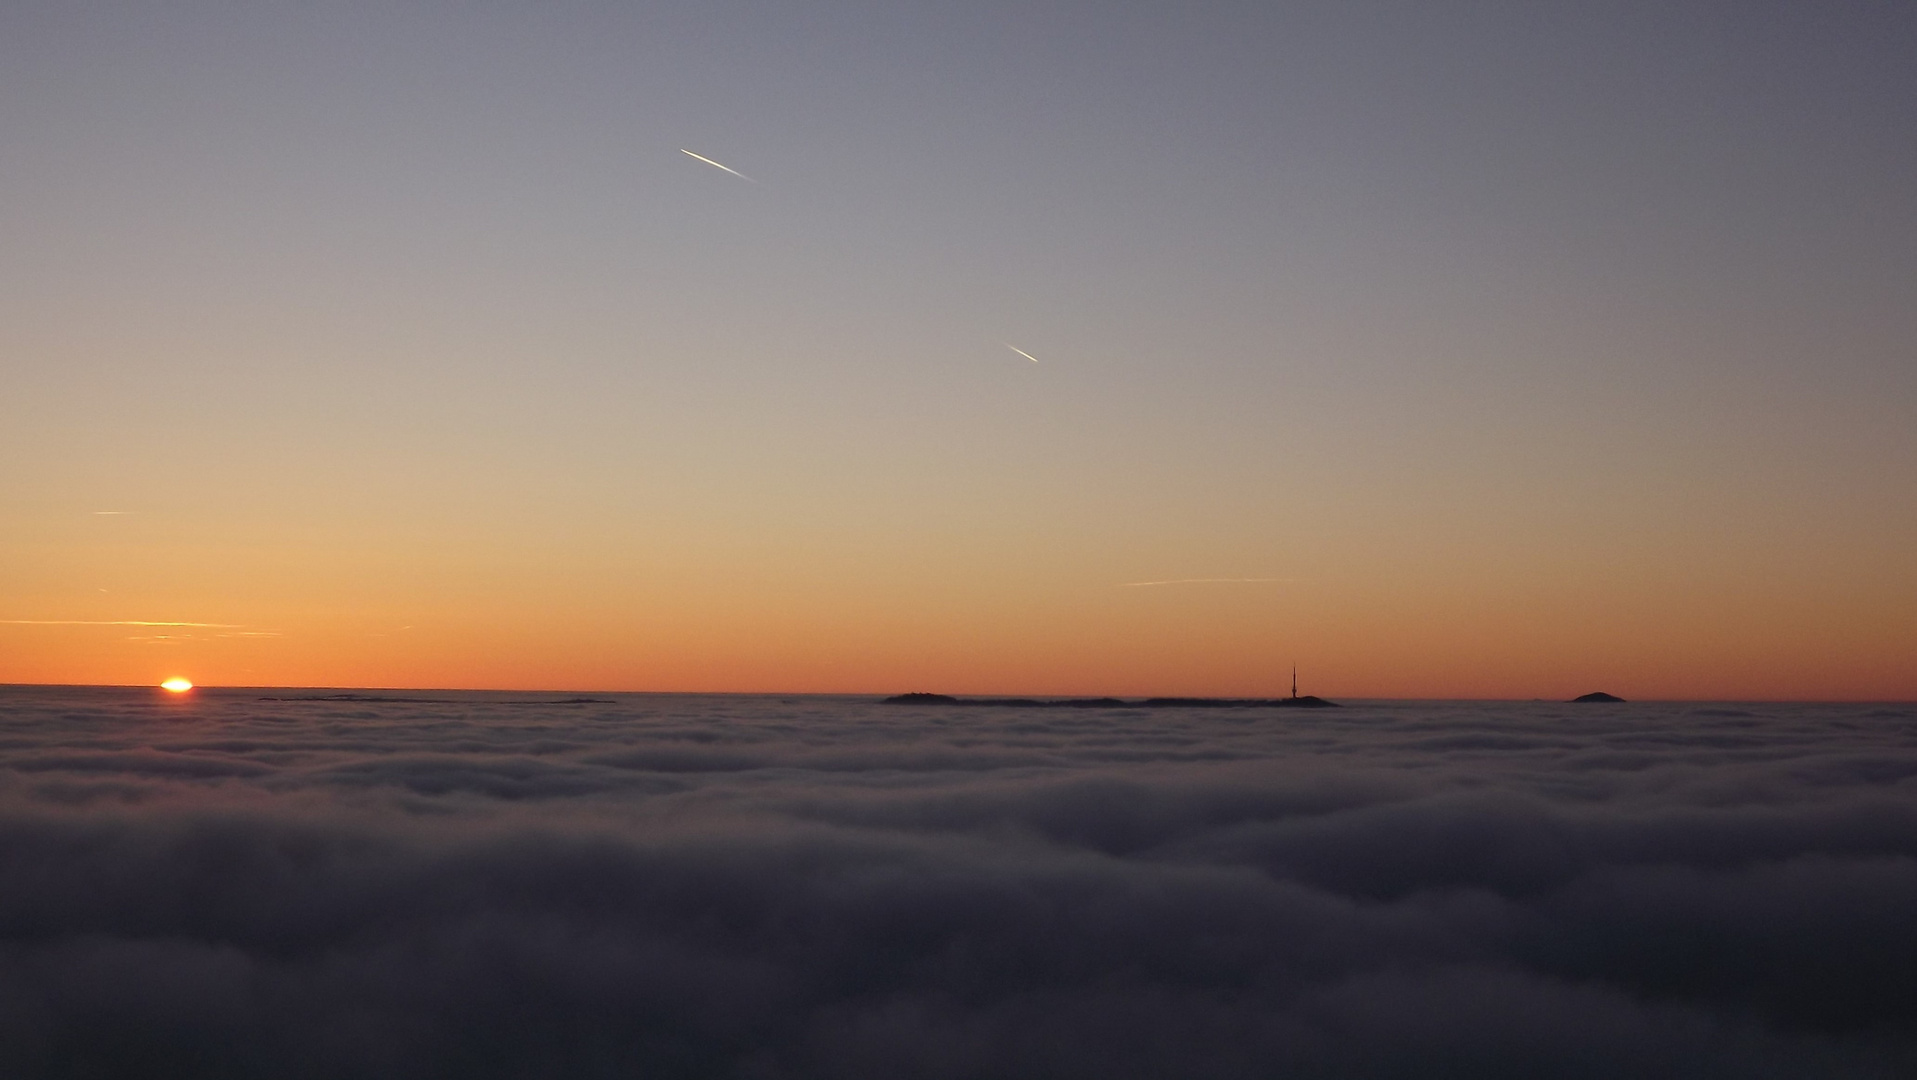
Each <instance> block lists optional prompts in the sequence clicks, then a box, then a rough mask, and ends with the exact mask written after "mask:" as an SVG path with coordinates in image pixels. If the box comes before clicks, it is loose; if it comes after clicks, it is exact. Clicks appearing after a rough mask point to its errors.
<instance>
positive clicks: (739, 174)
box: [679, 148, 758, 184]
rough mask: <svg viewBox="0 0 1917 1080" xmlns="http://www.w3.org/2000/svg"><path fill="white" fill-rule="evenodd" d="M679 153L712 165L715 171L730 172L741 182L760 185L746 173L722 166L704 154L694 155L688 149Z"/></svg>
mask: <svg viewBox="0 0 1917 1080" xmlns="http://www.w3.org/2000/svg"><path fill="white" fill-rule="evenodd" d="M679 152H680V153H681V154H684V155H685V156H687V157H689V158H695V159H697V160H699V161H703V162H705V163H706V164H707V165H710V166H712V167H713V168H715V169H724V170H725V171H727V172H729V173H731V174H732V175H734V176H736V177H738V178H739V179H741V180H744V181H745V182H746V183H748V184H756V183H758V181H757V180H754V179H753V178H751V177H750V176H747V175H746V174H744V173H742V172H740V171H739V170H737V169H734V168H731V167H730V166H726V165H721V164H719V163H718V162H716V161H714V160H712V159H711V158H709V157H707V156H705V155H704V154H695V153H693V152H692V151H690V150H686V149H683V148H682V149H681V150H680V151H679Z"/></svg>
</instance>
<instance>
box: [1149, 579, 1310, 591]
mask: <svg viewBox="0 0 1917 1080" xmlns="http://www.w3.org/2000/svg"><path fill="white" fill-rule="evenodd" d="M1296 580H1297V579H1296V578H1288V577H1188V578H1176V579H1173V580H1171V581H1127V582H1125V583H1123V584H1121V585H1119V586H1118V587H1119V588H1121V589H1137V588H1142V587H1144V586H1146V585H1225V584H1232V585H1243V584H1251V583H1269V582H1278V581H1296Z"/></svg>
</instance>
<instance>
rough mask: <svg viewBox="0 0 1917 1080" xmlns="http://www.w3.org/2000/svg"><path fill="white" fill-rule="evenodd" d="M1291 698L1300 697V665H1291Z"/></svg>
mask: <svg viewBox="0 0 1917 1080" xmlns="http://www.w3.org/2000/svg"><path fill="white" fill-rule="evenodd" d="M1291 696H1292V697H1297V696H1298V665H1297V664H1293V665H1291Z"/></svg>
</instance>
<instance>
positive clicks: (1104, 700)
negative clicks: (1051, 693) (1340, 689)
mask: <svg viewBox="0 0 1917 1080" xmlns="http://www.w3.org/2000/svg"><path fill="white" fill-rule="evenodd" d="M879 704H881V705H975V706H995V707H998V708H1013V709H1335V708H1338V703H1337V702H1335V701H1326V700H1325V699H1324V698H1321V697H1314V696H1312V695H1310V694H1305V695H1302V696H1299V697H1288V698H1188V697H1162V698H1146V699H1145V700H1143V701H1124V700H1121V699H1119V698H1111V697H1101V698H1050V699H1041V698H956V697H952V696H951V695H949V694H927V693H922V692H921V693H913V694H898V695H896V696H893V697H889V698H886V699H884V700H883V701H881V702H879Z"/></svg>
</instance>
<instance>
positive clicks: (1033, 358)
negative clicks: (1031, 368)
mask: <svg viewBox="0 0 1917 1080" xmlns="http://www.w3.org/2000/svg"><path fill="white" fill-rule="evenodd" d="M1005 347H1006V348H1008V349H1010V350H1012V351H1013V352H1015V353H1017V354H1019V355H1020V356H1023V357H1024V358H1025V359H1027V360H1030V361H1031V362H1032V363H1034V364H1036V363H1038V357H1036V356H1033V355H1032V354H1031V353H1028V352H1026V351H1025V350H1024V349H1021V348H1019V347H1018V346H1016V345H1014V344H1012V343H1011V342H1009V341H1008V342H1006V343H1005Z"/></svg>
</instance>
